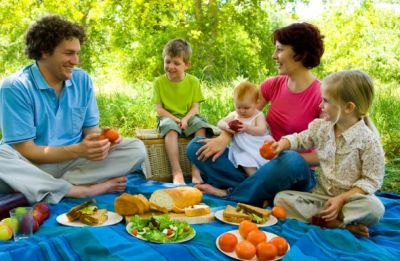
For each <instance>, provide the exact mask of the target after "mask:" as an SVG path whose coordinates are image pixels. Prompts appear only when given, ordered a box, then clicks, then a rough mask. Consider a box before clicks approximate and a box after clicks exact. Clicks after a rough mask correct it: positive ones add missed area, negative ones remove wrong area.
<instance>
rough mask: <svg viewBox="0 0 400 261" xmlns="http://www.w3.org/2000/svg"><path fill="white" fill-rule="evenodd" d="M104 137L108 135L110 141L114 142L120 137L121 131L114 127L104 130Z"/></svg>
mask: <svg viewBox="0 0 400 261" xmlns="http://www.w3.org/2000/svg"><path fill="white" fill-rule="evenodd" d="M104 137H106V138H107V139H108V140H109V141H110V142H114V141H116V140H117V139H118V138H119V133H118V131H116V130H113V129H107V130H105V131H104Z"/></svg>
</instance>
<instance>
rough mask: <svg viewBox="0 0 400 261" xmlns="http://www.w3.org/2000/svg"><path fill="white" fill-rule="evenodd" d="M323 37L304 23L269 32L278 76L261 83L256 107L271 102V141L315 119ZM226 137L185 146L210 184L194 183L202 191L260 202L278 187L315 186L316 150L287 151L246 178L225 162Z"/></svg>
mask: <svg viewBox="0 0 400 261" xmlns="http://www.w3.org/2000/svg"><path fill="white" fill-rule="evenodd" d="M322 39H323V36H322V35H321V34H320V32H319V30H318V28H317V27H315V26H313V25H311V24H308V23H294V24H291V25H289V26H287V27H283V28H279V29H277V30H275V31H274V33H273V40H274V42H275V46H276V49H275V52H274V53H273V55H272V58H273V59H274V60H275V61H276V63H277V66H278V72H279V76H276V77H272V78H269V79H267V80H266V81H264V82H263V83H262V84H261V87H260V94H261V95H260V96H261V97H262V98H261V101H260V104H259V108H258V109H260V110H262V109H263V108H264V107H265V106H266V105H267V103H270V104H271V106H270V108H269V110H268V113H267V117H266V119H267V122H268V124H269V127H270V130H271V135H272V137H273V138H274V139H275V140H279V139H280V138H281V137H282V136H283V135H288V134H292V133H295V132H300V131H302V130H305V129H307V127H308V124H309V123H310V122H311V121H312V120H313V119H315V118H318V117H319V114H320V112H321V111H320V107H319V105H320V103H321V101H322V99H321V92H320V81H319V80H318V79H316V77H315V76H314V75H313V74H312V73H311V71H310V70H311V68H314V67H316V66H318V65H319V63H320V59H321V56H322V54H323V52H324V46H323V41H322ZM230 140H231V136H230V134H229V133H227V132H222V134H221V135H220V136H219V137H217V138H213V139H205V138H199V137H197V138H195V139H193V140H192V142H191V143H189V144H188V146H187V156H188V158H189V159H190V160H191V161H192V162H193V164H195V165H196V166H197V168H199V169H200V171H201V172H202V174H203V175H204V178H205V180H207V182H208V184H198V185H197V186H196V187H197V188H199V189H200V190H202V191H203V192H205V193H208V194H213V195H216V196H221V197H224V198H226V199H228V200H232V201H237V202H246V203H251V204H255V205H261V204H262V202H264V201H265V200H266V201H268V202H272V200H273V198H274V196H275V194H276V193H278V192H280V191H282V190H288V189H291V190H298V191H310V190H311V189H312V188H313V187H314V185H315V175H314V171H313V170H312V169H310V167H309V166H310V165H315V164H317V163H318V159H317V157H316V155H315V153H314V152H311V153H306V152H301V154H300V153H298V152H294V151H285V152H284V153H281V154H280V155H279V157H278V158H276V159H273V160H271V161H269V162H268V163H267V164H265V165H263V166H262V167H261V168H259V169H258V170H257V171H256V172H255V173H254V174H253V175H252V176H250V177H249V176H247V175H246V174H245V173H244V172H243V171H241V169H240V168H235V167H234V166H233V165H232V163H231V162H230V161H229V160H228V150H229V148H228V149H227V148H226V147H227V145H228V144H229V142H230Z"/></svg>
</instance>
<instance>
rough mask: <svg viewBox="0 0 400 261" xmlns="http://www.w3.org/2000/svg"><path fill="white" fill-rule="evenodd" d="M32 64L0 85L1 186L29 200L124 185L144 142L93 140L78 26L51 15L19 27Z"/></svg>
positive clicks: (93, 111) (94, 116) (96, 132)
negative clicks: (32, 60)
mask: <svg viewBox="0 0 400 261" xmlns="http://www.w3.org/2000/svg"><path fill="white" fill-rule="evenodd" d="M25 40H26V41H25V42H26V48H25V51H26V53H27V55H28V57H29V58H31V59H34V60H35V61H36V62H35V63H34V64H31V65H28V66H26V67H25V68H23V69H21V70H20V71H19V72H17V73H16V74H14V75H12V76H10V77H9V78H7V79H5V80H4V82H3V84H2V86H1V87H0V127H1V130H2V135H3V138H2V140H1V145H0V193H7V192H10V191H19V192H21V193H23V194H24V195H25V196H26V197H27V199H28V200H29V201H30V202H31V203H33V202H37V201H46V202H49V203H57V202H59V201H60V200H61V199H62V198H63V197H64V196H65V197H77V198H79V197H89V196H94V195H99V194H103V193H107V192H118V191H124V190H125V188H126V175H127V173H129V172H130V171H131V170H132V169H134V168H135V167H138V166H139V165H140V164H141V163H142V162H143V161H144V159H145V156H146V152H145V147H144V145H143V143H142V142H141V141H140V140H138V139H124V140H122V139H121V138H119V139H118V140H117V141H115V142H113V143H110V142H109V141H108V140H107V139H103V140H98V137H99V136H100V132H101V130H100V129H99V127H98V124H99V112H98V108H97V103H96V98H95V95H94V91H93V86H92V81H91V79H90V77H89V76H88V74H87V73H86V72H84V71H83V70H81V69H78V68H75V66H76V65H78V63H79V51H80V45H81V43H83V41H84V40H85V33H84V30H83V28H82V27H81V26H79V25H77V24H75V23H71V22H69V21H67V20H66V19H64V18H62V17H60V16H57V15H50V16H46V17H43V18H42V19H40V20H39V21H37V22H36V23H35V24H34V25H33V26H32V27H31V28H30V29H29V30H28V32H27V34H26V39H25Z"/></svg>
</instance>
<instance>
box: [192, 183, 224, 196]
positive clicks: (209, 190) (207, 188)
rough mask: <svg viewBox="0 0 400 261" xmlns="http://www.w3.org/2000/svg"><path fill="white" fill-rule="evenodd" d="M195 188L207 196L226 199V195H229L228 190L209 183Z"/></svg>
mask: <svg viewBox="0 0 400 261" xmlns="http://www.w3.org/2000/svg"><path fill="white" fill-rule="evenodd" d="M195 187H196V188H198V189H199V190H201V191H202V192H204V193H206V194H210V195H214V196H219V197H225V196H226V195H228V193H226V190H224V189H219V188H216V187H214V186H212V185H210V184H207V183H203V184H197V185H195Z"/></svg>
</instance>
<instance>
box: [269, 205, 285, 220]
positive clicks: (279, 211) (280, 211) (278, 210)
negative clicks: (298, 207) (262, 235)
mask: <svg viewBox="0 0 400 261" xmlns="http://www.w3.org/2000/svg"><path fill="white" fill-rule="evenodd" d="M272 215H274V216H275V217H276V218H279V219H285V218H286V216H287V214H286V210H285V209H284V208H283V207H282V206H278V205H276V206H275V207H273V208H272Z"/></svg>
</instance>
